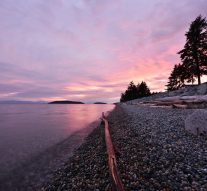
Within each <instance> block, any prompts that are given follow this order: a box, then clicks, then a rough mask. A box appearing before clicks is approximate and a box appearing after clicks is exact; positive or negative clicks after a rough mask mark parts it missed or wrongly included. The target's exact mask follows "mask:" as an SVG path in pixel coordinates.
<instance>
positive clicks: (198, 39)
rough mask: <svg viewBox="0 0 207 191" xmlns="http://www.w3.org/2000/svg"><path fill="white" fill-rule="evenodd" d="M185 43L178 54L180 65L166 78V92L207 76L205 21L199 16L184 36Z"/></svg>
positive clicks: (199, 80) (206, 26)
mask: <svg viewBox="0 0 207 191" xmlns="http://www.w3.org/2000/svg"><path fill="white" fill-rule="evenodd" d="M185 36H186V43H185V45H184V48H183V49H182V50H180V51H179V52H178V54H179V55H180V58H181V63H180V64H176V65H175V66H174V68H173V71H172V72H171V74H170V77H169V78H168V79H169V81H168V84H167V85H166V86H167V90H168V91H171V90H177V89H179V88H180V87H182V86H184V84H185V83H192V84H193V83H194V82H195V79H196V78H197V79H198V84H201V76H202V75H207V21H206V18H204V17H202V16H201V15H200V16H198V17H197V18H196V19H195V20H194V21H193V22H192V23H191V24H190V28H189V30H188V32H186V34H185Z"/></svg>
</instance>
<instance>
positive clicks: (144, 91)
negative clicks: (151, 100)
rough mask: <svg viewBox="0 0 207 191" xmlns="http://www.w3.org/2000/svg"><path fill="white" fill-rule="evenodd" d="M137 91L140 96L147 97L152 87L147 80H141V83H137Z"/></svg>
mask: <svg viewBox="0 0 207 191" xmlns="http://www.w3.org/2000/svg"><path fill="white" fill-rule="evenodd" d="M137 92H138V97H140V98H141V97H146V96H149V95H150V94H151V93H150V89H149V88H148V86H147V84H146V82H143V81H142V82H141V84H138V85H137Z"/></svg>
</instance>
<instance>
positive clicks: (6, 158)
mask: <svg viewBox="0 0 207 191" xmlns="http://www.w3.org/2000/svg"><path fill="white" fill-rule="evenodd" d="M113 107H114V105H95V104H91V105H89V104H84V105H82V104H81V105H47V104H38V105H36V104H35V105H32V104H27V105H26V104H25V105H17V104H16V105H9V104H8V105H0V156H1V157H0V166H1V170H0V177H1V176H3V174H5V173H7V172H9V171H10V170H11V169H13V168H15V166H16V165H17V164H18V163H19V162H24V161H26V160H27V159H28V158H31V157H33V156H35V155H36V154H38V153H40V152H42V151H43V150H44V149H46V148H48V147H50V146H52V145H54V144H56V143H58V142H60V141H61V140H63V139H65V138H66V137H68V136H70V135H71V134H72V133H73V132H75V131H78V130H80V129H82V128H86V127H87V126H88V125H89V124H91V123H92V122H94V121H97V119H99V118H100V116H101V113H102V112H106V111H109V110H112V109H113ZM97 123H98V122H97Z"/></svg>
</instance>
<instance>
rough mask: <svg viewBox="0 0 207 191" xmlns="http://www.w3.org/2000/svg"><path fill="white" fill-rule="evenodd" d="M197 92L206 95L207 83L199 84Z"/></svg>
mask: <svg viewBox="0 0 207 191" xmlns="http://www.w3.org/2000/svg"><path fill="white" fill-rule="evenodd" d="M197 94H199V95H206V94H207V83H203V84H201V85H200V86H198V89H197Z"/></svg>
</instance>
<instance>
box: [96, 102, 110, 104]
mask: <svg viewBox="0 0 207 191" xmlns="http://www.w3.org/2000/svg"><path fill="white" fill-rule="evenodd" d="M94 104H107V103H104V102H95V103H94Z"/></svg>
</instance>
